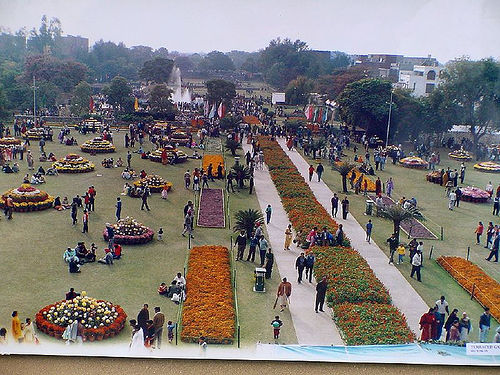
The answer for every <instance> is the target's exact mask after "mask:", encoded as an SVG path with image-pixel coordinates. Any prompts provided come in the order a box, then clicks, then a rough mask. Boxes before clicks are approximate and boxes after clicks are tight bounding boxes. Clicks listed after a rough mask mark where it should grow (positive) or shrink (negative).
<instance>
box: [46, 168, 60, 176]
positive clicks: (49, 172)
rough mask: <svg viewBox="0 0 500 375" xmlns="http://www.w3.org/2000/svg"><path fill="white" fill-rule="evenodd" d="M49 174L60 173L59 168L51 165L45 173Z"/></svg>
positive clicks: (55, 174)
mask: <svg viewBox="0 0 500 375" xmlns="http://www.w3.org/2000/svg"><path fill="white" fill-rule="evenodd" d="M45 174H46V175H47V176H57V175H58V174H59V173H58V172H57V169H56V168H54V167H50V168H48V169H47V173H45Z"/></svg>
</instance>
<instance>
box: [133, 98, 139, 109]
mask: <svg viewBox="0 0 500 375" xmlns="http://www.w3.org/2000/svg"><path fill="white" fill-rule="evenodd" d="M138 110H139V100H137V98H135V101H134V111H136V112H137V111H138Z"/></svg>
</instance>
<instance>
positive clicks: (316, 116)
mask: <svg viewBox="0 0 500 375" xmlns="http://www.w3.org/2000/svg"><path fill="white" fill-rule="evenodd" d="M317 119H318V107H316V108H315V109H314V116H313V122H316V120H317Z"/></svg>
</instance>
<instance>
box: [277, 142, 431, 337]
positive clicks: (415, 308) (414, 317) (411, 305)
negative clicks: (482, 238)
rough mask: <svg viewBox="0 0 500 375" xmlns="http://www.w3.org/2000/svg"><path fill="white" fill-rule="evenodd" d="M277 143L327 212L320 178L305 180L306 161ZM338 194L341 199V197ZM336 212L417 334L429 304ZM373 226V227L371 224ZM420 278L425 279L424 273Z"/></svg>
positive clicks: (327, 200) (351, 219) (354, 224)
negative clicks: (421, 318)
mask: <svg viewBox="0 0 500 375" xmlns="http://www.w3.org/2000/svg"><path fill="white" fill-rule="evenodd" d="M278 144H279V145H280V146H281V148H282V149H283V151H285V153H286V154H287V155H288V157H289V158H290V160H291V161H292V162H293V164H295V166H296V167H297V169H298V170H299V172H300V174H301V175H302V177H304V180H305V181H306V182H307V183H308V184H309V187H310V188H311V190H312V191H313V193H314V195H315V196H316V199H317V200H318V202H319V203H321V205H322V206H323V207H324V208H325V209H326V211H327V212H329V213H330V215H331V198H332V197H333V193H332V191H331V190H330V188H329V187H328V186H327V185H326V184H325V183H324V182H323V181H321V182H318V178H317V175H316V174H315V175H314V178H313V180H312V181H311V182H309V176H308V173H309V172H308V169H309V163H308V162H307V161H306V160H305V159H304V158H303V157H302V155H300V154H299V153H298V152H297V151H295V150H292V151H289V150H288V147H286V142H285V139H279V140H278ZM339 179H340V176H339ZM340 198H341V199H342V197H340ZM340 212H341V208H340V207H339V215H337V217H336V218H335V220H336V221H337V222H338V223H340V224H343V228H344V232H345V233H346V235H347V236H348V237H349V239H350V240H351V245H352V247H353V248H354V249H355V250H357V251H358V252H359V254H360V255H361V256H362V257H363V258H364V259H365V260H366V261H367V262H368V264H369V266H370V267H371V269H372V270H373V272H374V273H375V275H376V276H377V278H378V279H379V280H380V281H381V282H382V283H383V284H384V286H385V287H386V288H387V290H388V291H389V293H390V295H391V297H392V303H393V305H394V306H396V307H397V308H398V309H399V310H400V311H401V312H402V313H403V314H404V315H405V317H406V320H407V322H408V325H409V327H410V328H411V330H412V331H413V332H414V333H415V334H416V335H417V337H419V336H420V334H419V332H420V327H419V324H418V322H419V321H420V317H421V316H422V314H424V313H425V312H427V311H428V310H429V307H428V306H427V304H426V303H425V302H424V300H423V299H422V297H420V295H419V294H418V293H417V292H416V291H415V289H413V287H412V286H411V284H410V283H409V282H408V281H407V280H406V279H405V278H404V277H403V275H401V273H400V272H399V270H398V269H397V268H396V266H394V265H392V264H389V258H388V257H387V256H386V255H385V253H384V252H383V251H382V250H381V249H380V247H379V246H378V245H377V244H376V243H375V242H374V241H371V242H370V243H368V242H366V233H365V230H364V227H362V226H361V225H360V224H359V223H358V222H357V221H356V219H355V218H354V217H353V216H352V215H351V214H349V216H348V217H347V220H343V219H342V217H341V214H340ZM339 216H340V217H339ZM367 221H368V219H367ZM374 230H377V229H376V228H374ZM422 278H423V279H424V281H425V274H424V275H423V276H422Z"/></svg>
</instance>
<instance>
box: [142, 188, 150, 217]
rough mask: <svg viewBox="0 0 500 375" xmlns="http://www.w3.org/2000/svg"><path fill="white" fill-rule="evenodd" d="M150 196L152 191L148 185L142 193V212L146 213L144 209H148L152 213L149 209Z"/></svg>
mask: <svg viewBox="0 0 500 375" xmlns="http://www.w3.org/2000/svg"><path fill="white" fill-rule="evenodd" d="M149 194H150V190H149V187H148V185H146V186H145V187H144V192H143V193H142V204H141V210H143V211H144V207H146V209H147V210H148V211H151V210H150V209H149V206H148V197H149Z"/></svg>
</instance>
